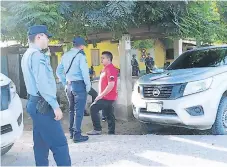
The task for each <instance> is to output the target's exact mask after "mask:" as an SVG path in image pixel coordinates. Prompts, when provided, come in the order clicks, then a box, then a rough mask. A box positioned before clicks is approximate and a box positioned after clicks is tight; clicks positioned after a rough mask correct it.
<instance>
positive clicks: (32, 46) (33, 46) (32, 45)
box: [29, 43, 42, 51]
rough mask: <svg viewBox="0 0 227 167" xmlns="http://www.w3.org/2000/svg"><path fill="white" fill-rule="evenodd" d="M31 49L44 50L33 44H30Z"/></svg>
mask: <svg viewBox="0 0 227 167" xmlns="http://www.w3.org/2000/svg"><path fill="white" fill-rule="evenodd" d="M29 48H34V49H37V50H40V51H41V50H42V49H41V48H40V47H38V46H37V45H36V44H33V43H30V44H29Z"/></svg>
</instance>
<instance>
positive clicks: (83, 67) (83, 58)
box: [78, 55, 91, 92]
mask: <svg viewBox="0 0 227 167" xmlns="http://www.w3.org/2000/svg"><path fill="white" fill-rule="evenodd" d="M78 56H80V70H81V72H82V76H83V79H84V82H85V85H86V91H87V92H89V91H90V90H91V81H90V75H89V68H88V64H87V60H86V56H85V55H78Z"/></svg>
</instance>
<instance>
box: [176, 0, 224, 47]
mask: <svg viewBox="0 0 227 167" xmlns="http://www.w3.org/2000/svg"><path fill="white" fill-rule="evenodd" d="M225 4H226V3H225ZM177 20H178V21H174V23H175V24H176V25H178V27H179V31H178V34H179V36H181V37H184V38H191V37H193V38H196V39H197V40H199V41H203V42H204V43H213V42H215V41H217V40H222V41H226V40H227V36H226V34H227V31H226V30H227V29H226V28H227V27H226V26H227V24H226V23H224V22H223V21H222V19H221V17H220V13H219V11H218V6H217V2H214V1H196V2H189V4H188V5H187V7H186V13H185V14H184V15H183V16H181V17H179V18H178V19H177Z"/></svg>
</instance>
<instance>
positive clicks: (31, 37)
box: [28, 34, 37, 43]
mask: <svg viewBox="0 0 227 167" xmlns="http://www.w3.org/2000/svg"><path fill="white" fill-rule="evenodd" d="M36 35H37V34H35V35H29V36H28V40H29V42H32V43H33V42H35V37H36Z"/></svg>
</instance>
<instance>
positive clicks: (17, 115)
mask: <svg viewBox="0 0 227 167" xmlns="http://www.w3.org/2000/svg"><path fill="white" fill-rule="evenodd" d="M0 87H1V91H0V94H1V105H0V113H1V114H0V120H1V121H0V126H1V140H0V141H1V155H4V154H5V153H7V152H8V151H9V150H10V149H11V148H12V146H13V144H14V142H15V141H16V140H17V139H18V138H20V136H21V135H22V133H23V128H24V125H23V107H22V103H21V100H20V97H19V96H18V94H17V92H16V87H15V85H14V83H13V82H12V81H11V80H10V79H9V78H8V77H6V76H5V75H3V74H2V73H0Z"/></svg>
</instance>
